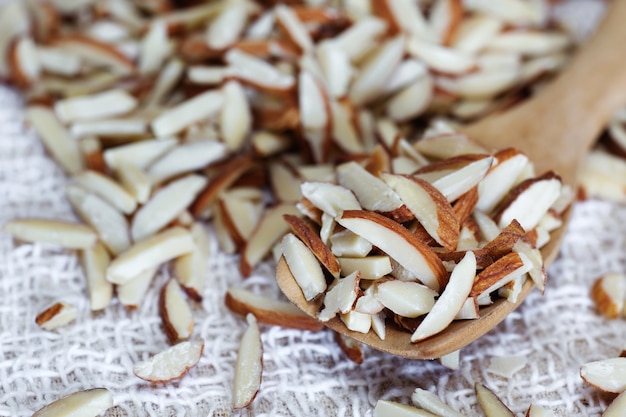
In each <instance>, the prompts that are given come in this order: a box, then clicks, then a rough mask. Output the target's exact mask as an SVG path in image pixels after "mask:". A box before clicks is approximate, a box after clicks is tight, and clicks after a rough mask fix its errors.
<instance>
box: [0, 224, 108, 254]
mask: <svg viewBox="0 0 626 417" xmlns="http://www.w3.org/2000/svg"><path fill="white" fill-rule="evenodd" d="M2 230H3V231H4V232H5V233H8V234H10V235H12V236H13V237H14V238H15V239H18V240H21V241H24V242H42V243H51V244H53V245H59V246H62V247H64V248H68V249H85V248H90V247H93V246H94V245H95V244H96V242H97V241H98V235H97V234H96V232H95V231H94V230H93V229H91V228H90V227H89V226H85V225H84V224H78V223H70V222H66V221H62V220H47V219H34V218H29V219H14V220H10V221H8V222H7V223H5V224H4V226H3V228H2Z"/></svg>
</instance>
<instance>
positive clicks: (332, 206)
mask: <svg viewBox="0 0 626 417" xmlns="http://www.w3.org/2000/svg"><path fill="white" fill-rule="evenodd" d="M301 190H302V196H303V197H304V198H306V199H307V201H309V202H310V203H312V204H313V205H314V206H315V207H317V208H319V209H320V210H322V211H323V212H325V213H328V214H330V215H331V216H333V217H335V216H337V215H339V213H341V211H343V210H358V209H360V208H361V205H360V204H359V202H358V201H357V199H356V197H355V196H354V194H353V193H352V192H351V191H350V190H349V189H347V188H345V187H342V186H339V185H335V184H331V183H327V182H313V181H308V182H304V183H302V185H301Z"/></svg>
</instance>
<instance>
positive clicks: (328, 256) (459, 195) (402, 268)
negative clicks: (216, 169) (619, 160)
mask: <svg viewBox="0 0 626 417" xmlns="http://www.w3.org/2000/svg"><path fill="white" fill-rule="evenodd" d="M416 148H417V151H421V154H420V155H422V156H421V158H424V159H420V160H417V159H413V160H411V163H412V165H411V169H409V170H407V172H408V173H398V172H393V169H390V168H389V167H387V166H381V165H380V161H379V160H378V159H377V157H376V156H370V157H369V158H365V159H364V160H362V161H360V163H357V162H354V161H351V162H346V163H344V164H340V165H338V166H337V168H336V170H335V176H334V180H335V182H332V181H327V182H321V181H306V182H304V183H302V185H301V190H302V199H301V201H300V203H299V207H300V209H301V211H302V212H303V213H305V215H306V217H307V218H304V219H303V218H300V217H297V216H293V215H288V214H287V215H285V216H284V217H285V220H287V223H289V225H290V227H291V230H292V233H290V234H287V235H286V236H285V237H284V238H283V240H282V255H283V256H284V258H285V261H286V262H287V265H288V266H289V268H290V270H291V273H292V274H293V276H294V278H295V280H296V282H297V283H298V284H299V286H300V287H301V289H302V292H303V295H304V297H305V298H306V299H307V300H309V301H311V300H314V299H319V298H321V299H322V300H323V302H322V304H323V306H322V309H321V311H320V312H319V314H318V318H319V319H320V320H321V321H328V320H330V319H332V318H334V317H335V316H336V315H337V314H339V317H340V319H341V320H342V321H343V322H344V324H345V325H346V327H348V328H349V329H350V330H353V331H358V332H363V333H367V332H369V331H370V329H372V330H373V331H374V332H376V334H377V335H378V336H379V337H380V338H381V339H384V337H385V319H386V318H388V317H389V318H391V319H392V321H393V322H395V323H396V324H397V325H399V326H400V327H402V328H404V329H406V330H408V331H410V332H412V333H413V335H412V337H411V341H413V342H417V341H420V340H423V339H426V338H428V337H430V336H432V335H434V334H436V333H438V332H440V331H442V330H443V329H444V328H446V327H447V326H448V325H449V324H450V323H451V322H452V321H453V320H455V319H456V320H461V319H475V318H478V317H480V307H481V306H486V305H489V304H491V303H492V302H493V298H494V297H504V298H506V299H507V300H509V301H511V302H515V300H516V298H517V296H518V294H519V291H520V290H521V288H522V285H523V284H524V282H525V281H526V279H531V280H532V281H533V282H534V283H535V285H536V286H537V287H538V288H539V289H540V290H541V291H543V290H544V288H545V280H546V274H545V270H544V266H543V259H542V255H541V252H540V251H539V249H540V248H541V247H542V246H543V245H545V243H547V241H548V240H549V238H550V234H549V233H550V231H552V230H554V229H555V228H558V227H559V226H560V225H561V224H562V215H563V212H564V210H565V209H566V208H567V207H568V206H569V204H570V202H571V199H572V197H573V195H572V194H573V193H572V191H571V189H570V188H569V187H565V186H562V184H561V180H560V178H559V177H558V176H556V175H555V174H554V173H552V172H548V173H545V174H542V175H539V176H536V175H535V173H534V169H533V166H532V163H531V162H530V161H529V160H528V158H527V157H526V156H525V155H524V154H522V153H521V152H519V151H516V150H514V149H505V150H502V151H498V152H496V153H495V154H493V155H491V154H489V153H488V152H487V151H486V150H484V149H480V147H479V146H478V145H477V144H476V143H473V142H471V141H469V140H468V139H467V138H465V137H463V136H460V135H457V134H455V133H447V134H446V133H437V134H434V136H431V137H427V138H425V139H423V140H422V141H419V142H417V145H416ZM430 149H434V150H436V155H435V154H431V153H430V152H429V150H430ZM469 149H471V151H472V153H467V150H469ZM424 155H426V156H428V157H431V158H433V159H431V160H427V159H426V158H425V157H424ZM436 157H444V158H443V159H435V158H436ZM407 159H409V158H407ZM406 166H409V165H405V167H406ZM327 277H329V278H330V284H329V285H327Z"/></svg>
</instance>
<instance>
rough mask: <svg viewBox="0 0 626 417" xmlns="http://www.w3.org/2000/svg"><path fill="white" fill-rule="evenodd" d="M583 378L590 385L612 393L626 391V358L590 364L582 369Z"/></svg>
mask: <svg viewBox="0 0 626 417" xmlns="http://www.w3.org/2000/svg"><path fill="white" fill-rule="evenodd" d="M580 376H581V378H582V379H583V380H584V381H585V382H586V383H588V384H589V385H591V386H593V387H595V388H597V389H599V390H601V391H604V392H612V393H616V394H617V393H621V392H624V391H625V390H626V358H622V357H618V358H610V359H603V360H599V361H594V362H588V363H586V364H584V365H583V366H581V367H580Z"/></svg>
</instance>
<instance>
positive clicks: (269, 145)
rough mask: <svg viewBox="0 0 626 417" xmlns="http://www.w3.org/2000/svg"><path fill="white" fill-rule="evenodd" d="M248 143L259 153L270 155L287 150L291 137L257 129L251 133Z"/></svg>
mask: <svg viewBox="0 0 626 417" xmlns="http://www.w3.org/2000/svg"><path fill="white" fill-rule="evenodd" d="M250 143H251V144H252V148H253V149H254V151H255V152H256V153H258V154H259V155H261V156H271V155H275V154H277V153H280V152H281V151H284V150H287V149H288V148H289V147H290V146H291V139H290V138H288V137H287V136H285V135H281V134H279V133H275V132H268V131H263V130H260V131H259V130H257V131H254V132H252V133H251V136H250Z"/></svg>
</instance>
